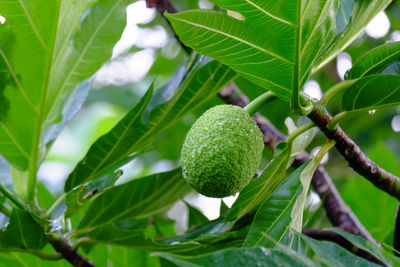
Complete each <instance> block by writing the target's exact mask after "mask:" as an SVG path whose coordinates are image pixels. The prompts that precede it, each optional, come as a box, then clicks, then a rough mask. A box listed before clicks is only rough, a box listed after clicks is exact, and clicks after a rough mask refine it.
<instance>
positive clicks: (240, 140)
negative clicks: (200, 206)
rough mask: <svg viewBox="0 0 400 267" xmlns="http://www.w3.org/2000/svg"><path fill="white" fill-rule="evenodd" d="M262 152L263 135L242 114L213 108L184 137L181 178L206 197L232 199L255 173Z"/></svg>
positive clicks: (235, 108)
mask: <svg viewBox="0 0 400 267" xmlns="http://www.w3.org/2000/svg"><path fill="white" fill-rule="evenodd" d="M263 148H264V142H263V135H262V133H261V132H260V130H259V129H258V127H257V125H256V123H255V122H254V121H253V120H252V119H251V118H250V116H249V114H248V113H247V112H246V111H245V110H243V109H242V108H240V107H238V106H232V105H219V106H215V107H213V108H211V109H209V110H207V111H206V112H205V113H204V114H203V115H202V116H201V117H200V118H199V119H198V120H197V121H196V122H195V123H194V124H193V126H192V128H191V129H190V131H189V132H188V134H187V136H186V139H185V142H184V144H183V147H182V153H181V165H182V171H183V177H184V178H185V179H186V180H187V182H188V183H189V184H190V185H191V186H192V187H193V188H194V189H195V190H196V191H197V192H199V193H201V194H203V195H205V196H209V197H218V198H222V197H227V196H231V195H234V194H235V193H237V192H239V191H240V190H242V189H243V188H244V187H245V186H246V185H247V184H248V183H249V182H250V180H251V179H252V177H253V176H254V174H255V173H256V171H257V168H258V166H259V164H260V161H261V156H262V151H263Z"/></svg>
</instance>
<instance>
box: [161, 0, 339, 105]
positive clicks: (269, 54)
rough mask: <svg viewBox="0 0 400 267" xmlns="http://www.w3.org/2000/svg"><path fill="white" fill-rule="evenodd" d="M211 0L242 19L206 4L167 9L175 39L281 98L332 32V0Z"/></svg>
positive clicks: (301, 79) (298, 83) (296, 85)
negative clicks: (174, 11) (184, 9)
mask: <svg viewBox="0 0 400 267" xmlns="http://www.w3.org/2000/svg"><path fill="white" fill-rule="evenodd" d="M212 2H213V3H215V4H217V5H219V6H221V7H223V8H225V9H227V10H231V11H235V12H238V13H240V14H241V16H242V17H243V19H237V18H234V17H232V16H230V15H228V14H226V13H225V12H222V11H212V10H192V11H187V12H182V13H179V14H173V15H172V14H167V18H168V19H169V21H170V22H171V24H172V26H173V27H174V30H175V31H176V32H177V34H178V35H179V37H180V39H181V40H182V41H183V42H184V43H185V44H186V45H189V46H190V47H192V48H193V49H194V50H195V51H197V52H199V53H200V54H204V55H207V56H210V57H212V58H215V59H217V60H219V61H221V62H222V63H224V64H226V65H228V66H230V67H232V68H233V69H234V70H235V71H236V72H238V73H239V74H240V75H242V76H243V77H245V78H247V79H249V80H251V81H252V82H254V83H256V84H257V85H259V86H261V87H264V88H266V89H267V90H270V91H272V92H274V93H275V94H276V95H277V96H279V97H281V98H283V99H285V100H289V99H290V96H291V94H292V92H293V93H295V94H296V95H297V93H298V91H299V90H300V89H301V87H302V85H303V84H304V83H305V81H306V80H307V78H308V76H309V74H310V72H311V68H312V67H313V65H314V62H315V61H316V59H318V58H319V56H320V55H321V54H323V53H324V52H325V50H326V48H327V47H328V45H329V44H330V42H331V41H332V40H333V38H334V36H335V14H336V10H337V8H338V4H339V1H337V0H324V1H319V0H318V1H317V0H307V1H306V0H303V1H301V0H290V1H273V2H270V1H262V0H252V1H250V0H234V1H232V0H213V1H212ZM296 100H297V99H296Z"/></svg>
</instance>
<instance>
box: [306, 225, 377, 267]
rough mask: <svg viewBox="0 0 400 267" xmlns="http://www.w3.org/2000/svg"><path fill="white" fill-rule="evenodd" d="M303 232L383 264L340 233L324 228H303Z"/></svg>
mask: <svg viewBox="0 0 400 267" xmlns="http://www.w3.org/2000/svg"><path fill="white" fill-rule="evenodd" d="M303 234H305V235H307V236H309V237H311V238H314V239H316V240H324V241H331V242H334V243H336V244H338V245H339V246H341V247H343V248H345V249H347V250H348V251H350V252H351V253H353V254H355V255H357V256H359V257H361V258H364V259H366V260H368V261H371V262H375V263H377V264H379V265H382V266H385V265H384V264H383V263H382V262H381V261H380V260H378V259H377V258H375V257H374V256H373V255H371V254H370V253H368V252H367V251H365V250H362V249H359V248H358V247H356V246H354V245H353V244H352V243H350V242H349V241H348V240H347V239H345V238H344V237H342V236H341V235H339V234H337V233H335V232H331V231H325V230H318V229H304V230H303Z"/></svg>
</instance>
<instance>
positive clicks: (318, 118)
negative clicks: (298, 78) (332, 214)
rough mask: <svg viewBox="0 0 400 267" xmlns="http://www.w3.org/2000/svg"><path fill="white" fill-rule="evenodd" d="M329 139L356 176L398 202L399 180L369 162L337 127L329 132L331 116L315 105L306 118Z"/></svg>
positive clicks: (320, 106) (399, 197) (324, 109)
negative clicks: (363, 178)
mask: <svg viewBox="0 0 400 267" xmlns="http://www.w3.org/2000/svg"><path fill="white" fill-rule="evenodd" d="M308 117H309V118H310V119H311V120H312V121H313V122H314V123H315V124H316V125H317V126H318V127H319V128H320V129H321V130H322V131H323V132H324V134H325V135H326V136H327V137H328V138H329V139H333V140H335V141H336V145H335V147H336V149H337V150H338V151H339V153H340V154H342V156H343V157H344V158H345V160H346V161H347V162H348V164H349V166H350V167H351V168H352V169H353V170H355V171H356V172H357V173H358V174H360V175H361V176H363V177H365V178H366V179H367V180H369V181H370V182H371V183H373V184H374V185H375V186H376V187H377V188H379V189H381V190H382V191H385V192H386V193H388V194H390V195H391V196H393V197H395V198H397V199H399V200H400V179H399V177H397V176H396V175H394V174H392V173H389V172H387V171H385V170H384V169H382V168H381V167H379V166H378V165H377V164H376V163H375V162H373V161H372V160H370V159H369V158H368V157H367V156H366V155H365V154H364V153H363V152H362V151H361V149H360V147H359V146H357V144H356V143H354V141H353V140H351V139H350V137H348V136H347V135H346V133H345V132H344V131H343V130H342V129H341V128H340V127H339V126H337V127H336V128H335V129H333V130H330V129H328V128H327V125H328V123H329V122H330V121H331V119H332V116H331V115H330V114H329V113H328V111H327V110H326V108H325V106H323V105H319V104H318V105H317V108H316V109H315V111H314V112H312V113H311V114H310V115H309V116H308Z"/></svg>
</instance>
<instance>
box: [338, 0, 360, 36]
mask: <svg viewBox="0 0 400 267" xmlns="http://www.w3.org/2000/svg"><path fill="white" fill-rule="evenodd" d="M355 5H356V3H355V2H354V0H342V1H341V2H340V5H339V9H338V12H337V14H336V30H337V34H339V33H342V32H343V31H344V30H345V29H346V27H347V25H348V24H349V22H350V18H351V13H352V12H353V9H354V7H355Z"/></svg>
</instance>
